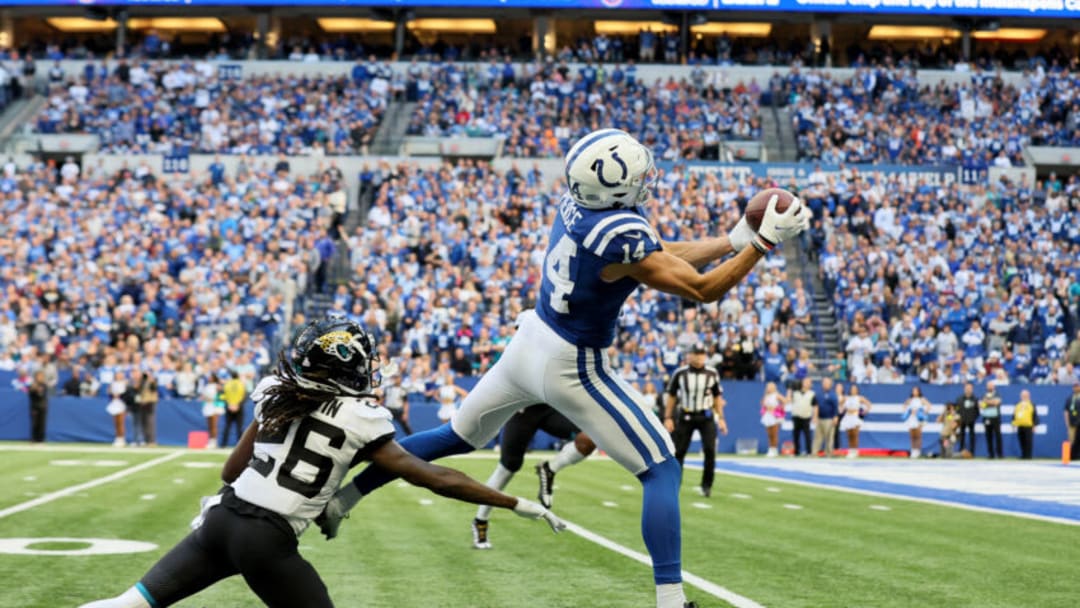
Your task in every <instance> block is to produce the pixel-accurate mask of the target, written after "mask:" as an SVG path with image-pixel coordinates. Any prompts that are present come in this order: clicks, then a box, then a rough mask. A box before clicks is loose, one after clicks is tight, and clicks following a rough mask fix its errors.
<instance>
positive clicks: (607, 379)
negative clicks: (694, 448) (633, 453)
mask: <svg viewBox="0 0 1080 608" xmlns="http://www.w3.org/2000/svg"><path fill="white" fill-rule="evenodd" d="M603 360H604V359H603V354H602V353H601V352H600V350H599V349H597V350H596V373H597V374H598V375H599V376H600V380H601V381H602V382H603V383H604V385H605V386H607V387H608V388H609V389H610V390H611V392H613V393H615V396H616V397H618V398H619V399H620V400H621V401H622V402H623V403H626V404H627V405H628V407H629V409H630V411H631V412H633V414H634V417H635V418H637V420H638V422H639V423H641V426H643V427H645V432H647V433H648V434H649V437H651V438H652V440H653V441H655V442H656V445H657V447H658V448H660V453H661V454H662V456H663V458H671V456H672V455H671V451H670V450H668V449H667V440H666V439H665V438H664V436H663V435H661V434H660V430H659V429H657V428H656V426H654V425H653V424H652V422H651V421H650V420H649V415H648V414H646V413H645V412H644V411H642V409H641V407H640V406H639V405H638V404H637V402H636V401H635V400H634V399H632V398H631V397H630V395H627V394H626V391H624V390H623V389H622V387H621V386H619V383H618V382H616V381H615V379H614V378H612V377H611V375H610V374H608V372H607V370H606V369H605V368H604V365H603Z"/></svg>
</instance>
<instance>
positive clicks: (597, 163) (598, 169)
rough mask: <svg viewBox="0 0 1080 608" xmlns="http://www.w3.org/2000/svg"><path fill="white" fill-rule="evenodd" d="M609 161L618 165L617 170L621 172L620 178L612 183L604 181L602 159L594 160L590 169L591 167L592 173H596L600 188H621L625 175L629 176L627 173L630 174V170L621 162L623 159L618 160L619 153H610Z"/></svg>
mask: <svg viewBox="0 0 1080 608" xmlns="http://www.w3.org/2000/svg"><path fill="white" fill-rule="evenodd" d="M611 160H613V161H615V162H616V163H618V164H619V169H621V170H622V176H620V177H619V179H617V180H615V181H614V182H609V181H607V180H606V179H604V159H602V158H598V159H596V160H594V161H593V164H592V167H591V169H592V170H593V172H595V173H596V179H597V181H599V182H600V185H601V186H604V187H606V188H614V187H616V186H621V185H622V184H623V182H624V181H625V180H626V176H627V174H629V172H630V170H629V169H628V168H627V167H626V163H625V162H623V159H621V158H619V153H618V152H614V151H613V152H612V153H611Z"/></svg>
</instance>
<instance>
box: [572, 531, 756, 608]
mask: <svg viewBox="0 0 1080 608" xmlns="http://www.w3.org/2000/svg"><path fill="white" fill-rule="evenodd" d="M564 521H565V520H564ZM566 529H567V530H568V531H570V532H573V533H574V534H577V535H578V536H580V537H581V538H584V539H585V540H587V541H589V542H592V543H596V544H597V545H600V546H601V547H603V548H605V549H608V550H610V551H614V552H615V553H618V554H619V555H622V556H624V557H629V558H630V559H632V560H634V561H636V562H639V563H642V564H645V565H646V566H650V567H651V566H652V560H651V559H649V556H648V555H645V554H644V553H641V552H638V551H634V550H633V549H629V548H627V547H624V546H622V545H620V544H619V543H617V542H615V541H613V540H610V539H608V538H604V537H603V536H600V535H599V534H597V533H595V532H592V531H590V530H586V529H585V528H582V527H581V526H579V525H577V524H574V523H570V522H566ZM682 576H683V582H685V583H689V584H691V585H693V586H695V587H697V588H698V589H701V590H702V591H704V592H705V593H708V594H709V595H711V596H713V597H718V598H720V599H722V600H724V601H725V602H727V603H729V604H731V605H732V606H735V608H764V607H763V606H762V605H761V604H759V603H757V602H755V601H754V600H752V599H750V598H748V597H744V596H741V595H739V594H738V593H735V592H734V591H731V590H730V589H726V588H724V587H721V586H720V585H717V584H716V583H713V582H710V581H707V580H705V579H703V578H701V577H700V576H697V575H695V574H691V573H689V572H687V571H686V570H683V573H682Z"/></svg>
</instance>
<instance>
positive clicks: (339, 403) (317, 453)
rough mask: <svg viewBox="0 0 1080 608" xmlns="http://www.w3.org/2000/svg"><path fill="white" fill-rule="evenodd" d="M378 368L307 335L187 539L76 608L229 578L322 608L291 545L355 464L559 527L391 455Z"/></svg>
mask: <svg viewBox="0 0 1080 608" xmlns="http://www.w3.org/2000/svg"><path fill="white" fill-rule="evenodd" d="M378 361H379V356H378V353H377V352H376V351H375V341H374V340H373V339H372V338H371V336H370V335H369V334H367V332H365V331H364V330H363V329H361V328H360V327H359V326H358V325H356V324H355V323H353V322H351V321H348V320H346V319H341V318H332V317H331V318H327V319H324V320H321V321H318V322H314V323H311V324H309V325H308V326H306V327H305V328H304V329H303V330H302V331H301V332H300V333H299V334H298V335H297V337H296V339H295V340H294V341H293V344H292V346H291V348H290V349H289V351H288V352H287V353H282V355H281V360H280V362H279V364H278V369H277V371H276V373H274V374H271V375H270V376H268V377H266V378H263V380H262V381H260V382H259V385H258V386H257V387H256V388H255V390H254V391H253V392H252V395H251V398H252V400H253V401H254V402H255V422H254V423H252V424H251V426H249V427H248V429H247V431H246V432H245V433H244V435H243V437H242V438H241V440H240V443H239V444H238V445H237V446H236V448H235V449H234V450H233V452H232V454H231V455H230V456H229V459H228V461H227V462H226V463H225V468H224V470H223V471H222V473H221V477H222V479H223V480H224V481H225V482H226V484H228V485H226V486H225V487H224V488H223V489H222V491H221V492H220V493H219V494H217V495H215V496H211V497H207V498H205V499H203V510H202V513H200V515H199V517H197V518H196V519H195V521H194V522H192V528H193V529H194V530H193V532H191V534H189V535H188V536H187V537H186V538H185V539H184V540H182V541H180V543H179V544H178V545H176V546H175V547H173V549H172V550H171V551H169V553H167V554H166V555H165V556H164V557H162V558H161V560H160V561H158V562H157V563H156V564H154V566H153V567H152V568H151V569H150V571H149V572H147V573H146V574H145V575H144V576H143V577H142V578H141V579H140V580H139V582H138V583H136V584H135V586H133V587H131V588H130V589H128V590H127V591H126V592H125V593H123V594H121V595H120V596H118V597H115V598H111V599H107V600H100V601H96V602H92V603H90V604H86V605H85V606H84V607H83V608H151V607H154V608H158V607H159V606H168V605H170V604H173V603H176V602H178V601H180V600H182V599H184V598H185V597H188V596H190V595H192V594H195V593H198V592H199V591H201V590H203V589H205V588H206V587H209V586H210V585H213V584H214V583H216V582H217V581H219V580H221V579H223V578H226V577H229V576H233V575H235V574H240V575H243V577H244V580H245V581H246V582H247V584H248V586H249V587H251V590H252V591H254V592H255V594H256V595H258V596H259V599H261V600H262V601H263V602H264V603H266V605H267V606H280V607H282V608H297V607H300V606H303V607H304V608H326V607H329V606H332V605H333V604H332V602H331V601H330V595H329V593H328V592H327V589H326V585H325V584H323V581H322V579H321V578H320V577H319V573H318V572H316V571H315V569H314V568H313V567H312V566H311V564H310V563H308V562H307V561H306V560H305V559H304V558H303V557H301V556H300V553H299V552H298V551H297V537H298V536H299V535H300V534H301V533H303V531H304V529H305V528H307V526H308V524H310V523H311V520H312V519H313V518H314V517H315V516H316V515H318V514H319V513H320V512H321V511H322V509H323V507H324V505H325V504H326V501H328V500H330V497H331V496H332V495H333V493H334V490H336V489H337V488H338V486H339V485H340V484H341V480H342V479H344V478H345V475H346V473H348V472H349V469H350V468H351V467H352V466H353V465H354V464H355V463H357V462H360V461H361V460H370V461H372V462H376V463H378V464H379V466H380V467H382V468H384V469H386V470H388V471H392V472H393V473H394V474H395V475H400V476H401V477H402V478H404V479H405V480H406V481H408V482H410V483H413V484H416V485H419V486H423V487H426V488H428V489H430V490H432V491H433V492H436V493H438V494H442V495H443V496H449V497H451V498H456V499H458V500H465V501H468V502H473V503H480V504H486V505H491V506H496V507H504V508H507V509H513V510H514V512H515V513H517V514H518V515H521V516H522V517H529V518H536V519H539V518H543V519H544V520H546V521H547V522H548V524H550V525H551V527H552V529H554V530H555V531H558V530H560V529H561V528H562V527H563V526H564V524H563V523H562V522H561V521H559V520H558V519H557V518H556V517H555V516H554V515H552V514H551V512H550V511H548V510H547V509H545V508H544V507H542V506H541V505H538V504H536V503H534V502H531V501H528V500H525V499H522V498H513V497H511V496H507V495H505V494H503V493H501V492H498V491H496V490H493V489H491V488H488V487H486V486H484V485H481V484H480V483H479V482H477V481H474V480H472V479H470V478H469V477H467V476H466V475H465V474H463V473H460V472H458V471H455V470H453V469H447V468H444V467H440V466H435V465H432V464H428V463H427V462H424V461H423V460H420V459H419V458H416V457H415V456H413V455H412V454H410V453H408V452H406V451H405V450H403V449H401V447H400V446H399V445H398V444H397V443H395V442H394V440H393V438H394V427H393V424H392V423H391V419H392V416H391V414H390V412H389V411H388V410H387V409H386V408H383V407H380V406H379V405H378V404H377V403H376V402H375V401H374V398H373V395H372V394H371V391H372V390H374V389H375V388H376V387H377V386H378V375H377V373H376V372H377V370H378Z"/></svg>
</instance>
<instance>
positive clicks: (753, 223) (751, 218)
mask: <svg viewBox="0 0 1080 608" xmlns="http://www.w3.org/2000/svg"><path fill="white" fill-rule="evenodd" d="M773 195H776V196H779V197H780V200H778V201H776V210H777V211H779V212H781V213H783V212H784V211H785V210H787V208H788V207H789V206H790V205H791V201H793V200H795V198H796V197H795V195H794V194H792V193H790V192H788V191H787V190H781V189H780V188H769V189H768V190H762V191H761V192H758V193H757V194H755V195H754V197H753V198H751V199H750V202H749V203H747V204H746V223H748V224H750V228H752V229H753V230H754V232H757V231H758V228H761V219H762V218H763V217H764V216H765V209H766V208H767V207H768V206H769V199H770V198H772V197H773Z"/></svg>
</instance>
